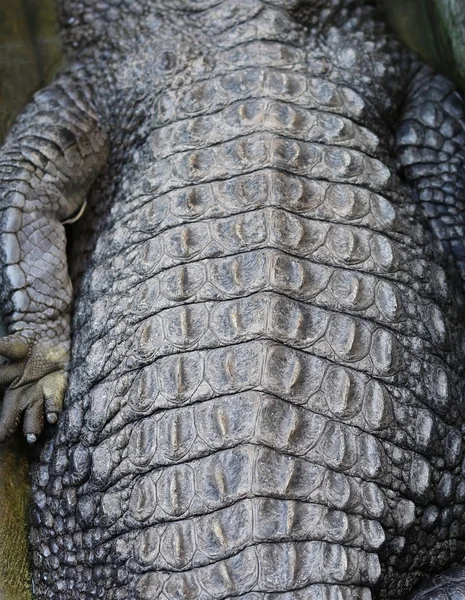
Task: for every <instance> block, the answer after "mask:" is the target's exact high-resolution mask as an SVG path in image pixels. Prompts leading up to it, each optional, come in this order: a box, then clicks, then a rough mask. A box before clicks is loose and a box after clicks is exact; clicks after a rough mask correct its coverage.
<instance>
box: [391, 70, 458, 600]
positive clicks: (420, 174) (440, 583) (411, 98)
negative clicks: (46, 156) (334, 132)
mask: <svg viewBox="0 0 465 600" xmlns="http://www.w3.org/2000/svg"><path fill="white" fill-rule="evenodd" d="M396 141H397V154H398V158H399V161H400V165H401V167H402V168H403V170H404V175H405V177H406V178H407V179H408V180H409V181H410V182H411V183H412V185H413V189H414V192H415V195H416V198H417V200H418V204H419V207H420V210H421V211H422V212H423V215H424V217H425V218H426V220H427V221H428V223H429V228H430V230H431V232H432V234H433V237H434V238H436V239H437V240H439V241H440V245H441V246H442V249H443V251H444V254H445V258H446V260H448V262H449V266H450V268H451V270H452V271H454V270H455V271H456V274H457V276H458V278H461V281H462V285H463V286H464V287H465V169H464V167H465V102H464V100H463V98H462V97H461V95H460V94H459V93H458V92H457V91H456V89H455V86H454V84H453V83H452V82H451V81H449V80H448V79H446V78H445V77H443V76H442V75H438V74H436V73H434V72H433V71H431V69H429V68H426V67H425V68H423V69H421V70H420V71H419V72H418V73H417V75H416V77H415V78H414V79H413V81H412V83H411V85H410V90H409V95H408V98H407V102H406V106H405V108H404V111H403V115H402V119H401V123H400V126H399V128H398V131H397V136H396ZM450 452H451V449H450V448H446V449H445V452H444V454H445V459H446V463H449V464H450V460H449V457H448V454H450ZM454 474H455V475H458V476H459V477H460V478H463V471H461V470H460V468H459V467H458V468H457V467H456V471H455V473H454ZM459 486H463V481H462V482H461V483H460V484H459ZM460 502H463V498H461V497H460V494H457V506H456V507H455V508H456V509H457V508H458V509H459V510H460V506H459V504H460ZM432 508H433V509H435V507H432ZM431 512H433V511H431ZM462 512H463V507H462ZM438 514H439V510H438ZM455 514H456V516H458V515H457V511H456V512H455ZM461 518H462V523H463V515H462V516H461ZM450 537H451V538H453V535H451V536H450ZM451 541H452V540H451ZM464 598H465V567H453V568H451V569H448V570H446V571H444V572H443V573H441V574H440V575H433V576H432V577H431V578H430V579H428V580H427V581H425V582H423V583H422V584H421V585H420V586H419V587H418V588H417V589H416V590H415V591H414V592H413V593H412V595H410V596H409V600H463V599H464Z"/></svg>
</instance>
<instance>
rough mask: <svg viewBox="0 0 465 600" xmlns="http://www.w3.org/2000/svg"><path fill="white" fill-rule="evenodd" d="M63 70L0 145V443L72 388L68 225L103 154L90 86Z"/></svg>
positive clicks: (30, 433) (30, 427) (31, 434)
mask: <svg viewBox="0 0 465 600" xmlns="http://www.w3.org/2000/svg"><path fill="white" fill-rule="evenodd" d="M78 80H79V73H78V72H72V73H70V74H68V75H62V76H61V77H60V78H59V79H58V80H57V81H56V82H55V83H53V84H52V85H51V86H49V87H48V88H46V89H44V90H42V91H40V92H38V93H37V94H36V95H35V97H34V99H33V101H32V102H31V103H30V104H29V105H28V106H27V107H26V109H25V110H24V111H23V112H22V113H21V114H20V116H19V117H18V119H17V121H16V123H15V125H14V126H13V128H12V129H11V130H10V133H9V135H8V137H7V139H6V140H5V144H4V145H3V147H2V148H1V150H0V232H1V234H0V266H1V271H0V273H1V275H0V283H1V291H0V300H1V304H2V307H3V311H4V315H3V316H4V319H5V322H6V323H7V325H8V333H9V335H8V336H7V337H4V338H2V339H0V355H1V356H3V357H5V358H7V359H8V361H9V362H8V363H6V364H4V365H2V366H0V384H1V385H7V386H8V389H7V391H6V393H5V397H4V401H3V407H2V413H1V416H0V442H1V441H3V440H5V439H6V437H7V436H8V435H10V434H11V433H12V431H13V430H14V429H15V427H16V425H17V423H18V421H19V420H20V418H21V415H22V414H23V413H24V423H23V428H24V433H25V435H26V437H27V440H28V441H29V442H34V441H35V440H36V439H37V436H38V435H39V434H40V432H41V429H42V426H43V413H44V407H45V413H46V417H47V420H48V421H49V422H50V423H54V422H55V421H56V420H57V415H58V413H59V411H60V409H61V405H62V402H63V396H64V392H65V389H66V377H67V376H66V371H67V365H68V362H69V352H70V305H71V293H72V287H71V282H70V279H69V276H68V270H67V262H66V237H65V231H64V226H63V223H64V222H65V221H67V220H69V219H70V218H71V217H72V216H73V215H75V214H76V213H79V211H80V209H81V207H82V205H83V203H84V201H85V197H86V194H87V192H88V190H89V188H90V186H91V184H92V182H93V181H94V179H95V177H96V176H97V175H98V173H99V172H100V170H101V169H102V166H103V164H104V162H105V160H106V154H107V151H106V136H105V134H104V132H103V129H102V127H101V126H100V124H99V121H98V118H97V115H96V112H95V110H94V108H93V107H92V102H91V97H90V91H89V90H88V89H87V88H86V87H85V86H84V85H79V84H77V83H76V82H77V81H78Z"/></svg>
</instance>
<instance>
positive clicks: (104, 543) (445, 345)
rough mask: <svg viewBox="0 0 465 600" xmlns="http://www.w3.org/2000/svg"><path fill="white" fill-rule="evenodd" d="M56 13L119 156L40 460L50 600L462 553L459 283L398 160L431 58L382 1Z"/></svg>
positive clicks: (371, 585) (418, 570)
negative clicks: (407, 105)
mask: <svg viewBox="0 0 465 600" xmlns="http://www.w3.org/2000/svg"><path fill="white" fill-rule="evenodd" d="M62 4H63V7H62V10H63V16H62V20H63V26H64V39H65V41H68V43H69V48H70V49H69V52H70V54H72V53H73V52H80V53H81V60H82V64H81V65H80V66H77V67H75V68H74V69H70V71H69V73H68V74H65V75H63V76H62V80H61V81H62V83H61V84H59V85H62V86H64V87H66V86H71V87H73V86H77V87H78V88H79V87H80V86H81V85H82V81H83V80H85V81H86V82H87V85H89V88H90V91H89V93H88V96H87V98H88V99H89V100H86V101H83V102H84V106H85V105H86V102H89V104H91V105H93V106H94V110H95V112H92V113H91V116H90V118H87V119H86V120H85V125H84V126H83V129H84V130H85V131H86V132H87V133H86V135H87V137H88V147H89V148H90V147H91V146H92V144H93V149H92V150H90V149H89V156H91V157H93V158H95V155H98V156H99V157H100V160H102V156H104V155H105V151H104V150H103V148H104V146H105V145H106V143H107V141H108V147H109V157H108V161H107V166H106V167H105V170H104V172H103V174H102V176H101V178H100V179H99V181H98V182H97V185H96V187H94V189H93V192H92V194H91V197H90V198H89V210H88V211H87V216H85V217H84V219H83V222H81V223H82V224H81V226H80V231H81V234H80V236H79V237H78V239H77V240H76V242H75V247H74V253H73V256H74V258H72V259H71V261H72V264H71V269H72V273H73V277H74V280H75V287H76V304H75V311H74V335H73V355H72V369H71V372H70V381H69V390H68V395H67V398H66V407H65V411H64V414H63V416H62V418H61V419H60V422H59V424H58V426H57V430H56V432H54V434H53V437H51V439H50V440H49V441H48V442H47V443H46V444H45V446H44V448H43V450H42V453H41V458H40V461H39V463H38V464H37V465H36V466H35V468H34V470H33V477H34V497H33V503H34V508H33V528H32V533H31V540H32V546H33V560H34V569H35V575H34V585H35V598H37V599H38V600H41V599H45V598H47V599H48V600H60V599H62V598H64V594H65V591H66V599H67V600H84V599H88V598H89V599H90V598H105V600H123V599H127V598H131V599H132V598H134V599H137V600H151V599H152V598H160V599H161V600H178V599H179V600H226V599H233V598H234V599H239V598H240V599H241V600H309V599H310V598H311V599H312V600H336V599H337V600H371V599H372V598H385V599H394V598H396V599H397V598H401V597H405V595H406V594H407V593H408V592H409V591H410V590H411V589H412V588H413V587H414V586H415V585H416V584H417V583H418V582H419V581H421V580H422V579H425V578H426V577H427V576H429V575H430V574H431V573H432V572H437V571H440V570H442V569H443V568H445V567H446V566H448V565H450V564H451V563H453V562H455V561H458V560H461V558H462V557H463V555H464V552H465V542H464V539H465V538H464V534H465V528H464V525H465V516H464V503H465V481H464V479H463V473H462V461H463V458H464V449H463V442H462V430H461V427H460V425H458V424H459V423H460V422H463V418H464V415H465V406H464V405H463V397H464V372H463V361H461V360H460V356H462V355H463V352H464V350H465V347H464V345H465V336H464V331H463V316H462V315H463V308H464V307H463V296H462V289H461V282H460V283H459V284H458V283H457V281H458V278H459V274H458V270H457V268H456V265H455V264H453V262H454V261H453V260H452V259H450V257H449V254H448V246H447V244H443V241H444V239H446V240H449V239H450V237H451V235H452V234H451V235H449V234H447V235H446V236H445V237H443V236H441V235H438V230H439V228H440V226H439V225H438V223H439V224H440V223H442V221H441V219H442V216H441V214H439V215H438V216H437V217H436V216H435V217H434V219H436V220H435V221H434V223H433V227H431V226H430V225H428V223H427V219H425V216H424V214H423V208H422V206H421V203H419V202H418V200H417V198H416V197H415V195H414V194H413V193H412V190H413V185H412V184H411V183H409V182H407V181H406V180H405V178H401V177H400V176H399V174H398V172H397V162H396V161H397V155H396V152H397V150H396V142H395V135H394V133H395V125H396V122H397V119H398V116H399V113H400V111H401V107H402V104H403V102H404V100H405V89H406V88H407V85H408V83H409V82H410V81H411V80H412V79H414V78H418V77H420V78H421V77H423V74H422V73H423V71H421V70H419V69H420V65H419V63H418V62H417V60H416V59H415V58H414V57H413V56H412V55H411V54H410V53H409V52H408V51H407V50H405V49H403V48H402V47H401V46H400V45H399V44H398V43H397V42H395V41H394V39H393V38H392V37H391V36H390V34H388V33H387V32H386V31H385V28H384V25H383V23H382V22H380V21H379V20H378V17H377V13H376V11H375V10H374V9H373V8H372V7H371V5H370V3H367V4H366V5H365V4H363V5H361V6H356V5H357V4H360V3H353V2H350V1H347V0H340V1H339V0H337V1H336V0H334V1H332V2H330V3H329V4H330V7H329V8H328V3H327V2H323V1H322V2H318V1H315V2H308V3H299V2H297V1H294V0H289V1H284V0H282V1H280V2H278V1H276V2H271V1H270V2H265V1H264V0H263V1H258V0H257V1H251V2H245V1H242V2H240V1H238V0H236V1H224V2H213V1H211V0H208V1H207V0H205V1H198V2H193V1H192V2H190V3H189V2H187V0H177V1H176V2H173V1H172V2H167V1H166V2H164V1H162V0H160V1H156V2H155V1H154V2H149V1H148V0H147V1H139V0H138V1H137V2H129V0H127V1H126V2H123V1H116V0H115V1H113V2H110V1H108V2H98V3H95V2H93V1H91V0H87V1H79V2H78V1H71V0H64V1H63V2H62ZM186 7H187V8H186ZM103 10H105V11H106V12H105V15H106V20H105V21H104V20H103V19H102V18H101V17H102V15H101V14H100V13H99V11H103ZM112 15H113V16H112ZM122 15H123V17H124V18H122ZM113 17H114V18H113ZM136 23H138V24H141V25H140V27H138V26H137V27H136V25H135V24H136ZM104 25H105V27H107V28H108V36H109V37H110V39H112V41H113V44H112V45H111V46H110V47H109V48H107V47H105V45H104V43H103V41H99V39H100V35H101V29H100V28H102V27H103V26H104ZM123 33H127V34H128V35H127V36H125V35H123ZM118 44H119V46H118ZM73 48H74V49H73ZM425 72H426V71H425ZM419 73H420V75H419ZM429 76H430V75H429ZM425 77H426V76H425ZM102 80H103V81H102ZM414 80H415V81H418V79H414ZM421 81H424V77H423V79H421ZM55 85H57V84H55ZM54 90H55V88H53V87H52V92H50V95H47V92H43V94H44V96H40V95H39V96H38V99H36V103H37V102H39V103H40V101H41V98H44V101H45V102H46V103H47V102H49V101H50V99H49V96H50V97H52V100H53V98H54V95H55V92H54ZM74 102H77V101H76V100H74ZM52 107H53V103H52ZM31 110H32V109H31ZM66 110H71V109H69V107H68V105H66ZM412 110H413V109H412ZM88 114H90V113H88ZM406 115H407V116H406V119H407V118H410V116H409V115H410V113H408V111H407V112H406ZM44 118H45V117H44ZM460 119H462V117H461V116H459V121H460ZM97 121H98V122H99V123H100V124H103V125H102V126H103V129H104V130H105V131H106V136H107V140H105V141H103V138H102V134H101V132H100V129H99V128H97V127H96V122H97ZM29 122H30V119H29V117H28V118H26V117H23V120H20V121H19V123H18V124H17V125H16V129H14V130H13V132H12V134H11V137H10V140H13V141H14V136H17V135H18V131H19V132H20V133H21V132H22V131H23V129H21V128H22V127H23V128H26V130H27V127H29ZM460 123H462V121H460ZM405 127H406V126H405ZM405 127H404V129H405ZM400 131H401V132H402V131H403V130H402V129H400ZM22 139H24V135H23V138H22ZM86 139H87V138H86ZM402 139H403V138H402V137H401V136H400V135H399V136H398V148H400V150H399V160H400V161H401V162H402V160H403V161H404V164H407V163H406V160H407V158H406V156H407V153H404V154H402V144H403V143H404V142H403V141H402ZM408 142H409V140H407V143H408ZM65 155H66V153H65ZM83 156H85V151H81V158H80V161H83ZM29 160H30V161H34V158H33V157H30V158H29ZM51 160H52V162H53V159H51ZM84 162H85V161H84ZM78 164H83V163H82V162H80V163H78ZM48 168H49V167H48V165H45V166H44V170H45V172H47V169H48ZM89 171H91V175H89V181H90V179H91V178H92V177H94V176H95V173H94V170H93V169H92V168H91V167H89ZM409 173H410V172H409ZM411 173H413V175H411V176H410V175H408V176H409V177H410V179H412V180H416V179H418V177H417V176H416V174H415V173H416V172H415V170H414V169H413V170H412V171H411ZM73 177H74V170H73V169H71V173H70V174H68V180H71V181H72V180H73ZM2 185H3V181H2ZM81 185H82V187H81V189H82V190H84V191H87V188H88V185H87V187H86V184H83V183H81ZM422 193H423V192H422ZM422 193H420V199H421V200H422V201H423V200H425V198H426V200H425V201H427V197H426V196H424V195H423V196H422ZM425 193H426V192H425ZM454 193H456V191H455V190H454ZM82 195H83V193H81V194H79V195H78V197H76V198H75V203H74V204H72V203H70V205H67V207H66V209H67V214H66V215H64V218H66V217H67V216H68V213H69V214H71V213H74V212H75V211H76V209H77V208H78V206H79V202H80V201H81V199H82ZM78 201H79V202H78ZM71 204H72V205H71ZM446 204H447V202H446ZM11 210H13V211H14V210H15V209H14V208H13V209H9V208H8V209H6V211H4V212H3V213H2V218H6V217H5V215H6V214H7V211H10V212H9V213H8V214H13V213H12V212H11ZM58 210H60V209H58ZM425 210H426V213H427V208H426V209H425ZM448 214H449V215H452V216H451V218H452V219H454V218H455V217H454V214H453V213H452V212H451V211H449V213H448ZM97 217H98V218H97ZM11 218H13V217H11ZM61 220H63V218H62V219H61ZM445 222H446V221H445ZM444 226H446V225H444ZM453 226H454V227H460V226H461V221H460V222H457V221H454V225H453ZM9 231H10V230H9ZM11 231H12V232H13V233H14V232H15V231H17V230H15V229H14V228H12V229H11ZM44 231H46V230H44V229H42V232H44ZM21 232H24V226H23V228H22V229H21ZM26 233H27V232H26ZM18 235H19V234H18ZM21 235H23V233H21ZM35 235H36V236H37V241H36V243H37V245H39V246H40V245H41V244H42V243H43V242H42V240H41V239H39V238H38V234H35ZM462 237H463V236H462ZM32 238H33V239H35V237H34V236H32ZM1 245H2V248H10V247H11V244H8V243H6V242H4V241H2V242H1ZM60 256H64V255H63V248H62V249H61V253H60ZM83 264H85V269H84V267H83V266H82V265H83ZM21 270H24V265H23V264H21V269H20V272H21ZM3 273H4V275H3V276H4V278H5V280H8V281H9V284H8V286H9V287H8V292H9V293H10V296H9V297H11V300H10V303H11V304H12V306H13V312H14V314H16V313H18V312H19V313H21V310H22V309H21V306H22V305H21V302H20V300H18V299H17V297H16V296H13V295H12V293H13V294H14V293H16V294H18V293H20V292H18V290H17V288H19V289H20V290H22V293H25V292H24V284H23V283H20V284H19V285H18V284H17V281H18V279H20V278H21V275H20V274H18V268H17V265H16V263H15V262H14V261H13V266H12V268H11V269H10V268H7V270H6V271H4V272H3ZM62 276H63V271H60V273H59V277H62ZM31 278H32V280H33V281H34V282H35V281H36V280H35V279H34V277H33V276H31ZM34 285H35V283H34ZM38 285H39V282H37V285H36V287H37V286H38ZM62 287H63V285H62V283H61V282H60V283H59V284H57V289H62ZM27 289H29V288H27ZM27 289H26V291H27ZM39 292H40V293H41V294H43V296H44V297H48V296H49V295H50V294H49V293H48V291H47V290H46V289H40V290H39V289H38V288H37V294H38V293H39ZM36 297H38V296H36V288H34V296H33V301H34V302H36ZM41 298H42V297H41ZM67 298H68V297H67ZM64 301H65V300H64ZM66 301H68V302H69V299H68V300H66ZM37 302H39V303H41V302H45V301H43V300H42V299H40V300H37ZM26 309H28V310H29V309H30V304H28V302H25V310H26ZM50 314H52V313H50ZM11 318H12V320H13V321H15V322H17V318H16V317H15V316H12V317H11ZM423 597H424V598H428V600H429V598H430V596H427V595H426V596H421V598H423ZM449 597H450V598H451V599H453V598H454V599H455V596H453V595H449ZM418 598H420V596H418ZM434 598H436V596H434Z"/></svg>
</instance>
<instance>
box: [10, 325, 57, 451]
mask: <svg viewBox="0 0 465 600" xmlns="http://www.w3.org/2000/svg"><path fill="white" fill-rule="evenodd" d="M0 355H2V356H4V357H5V358H8V359H9V360H10V361H11V362H9V363H6V364H4V365H1V366H0V385H6V386H8V388H7V389H6V391H5V396H4V399H3V406H2V410H1V414H0V442H4V441H5V440H6V439H7V438H8V437H9V436H10V435H11V434H12V433H13V432H14V431H15V429H16V427H17V426H18V423H19V421H20V420H21V416H22V415H24V418H23V430H24V435H25V436H26V439H27V441H28V442H29V443H34V442H36V441H37V439H38V437H39V435H40V434H41V432H42V429H43V425H44V412H45V418H46V419H47V422H48V423H52V424H53V423H56V422H57V420H58V415H59V413H60V412H61V409H62V405H63V398H64V395H65V391H66V384H67V374H66V372H65V368H66V366H67V357H68V354H67V350H66V348H63V347H61V346H60V345H56V346H55V347H53V346H51V345H50V343H44V342H43V341H40V340H34V339H33V340H31V341H29V340H26V339H25V338H23V337H22V336H20V335H18V334H14V335H11V336H8V337H5V338H2V339H0Z"/></svg>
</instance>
